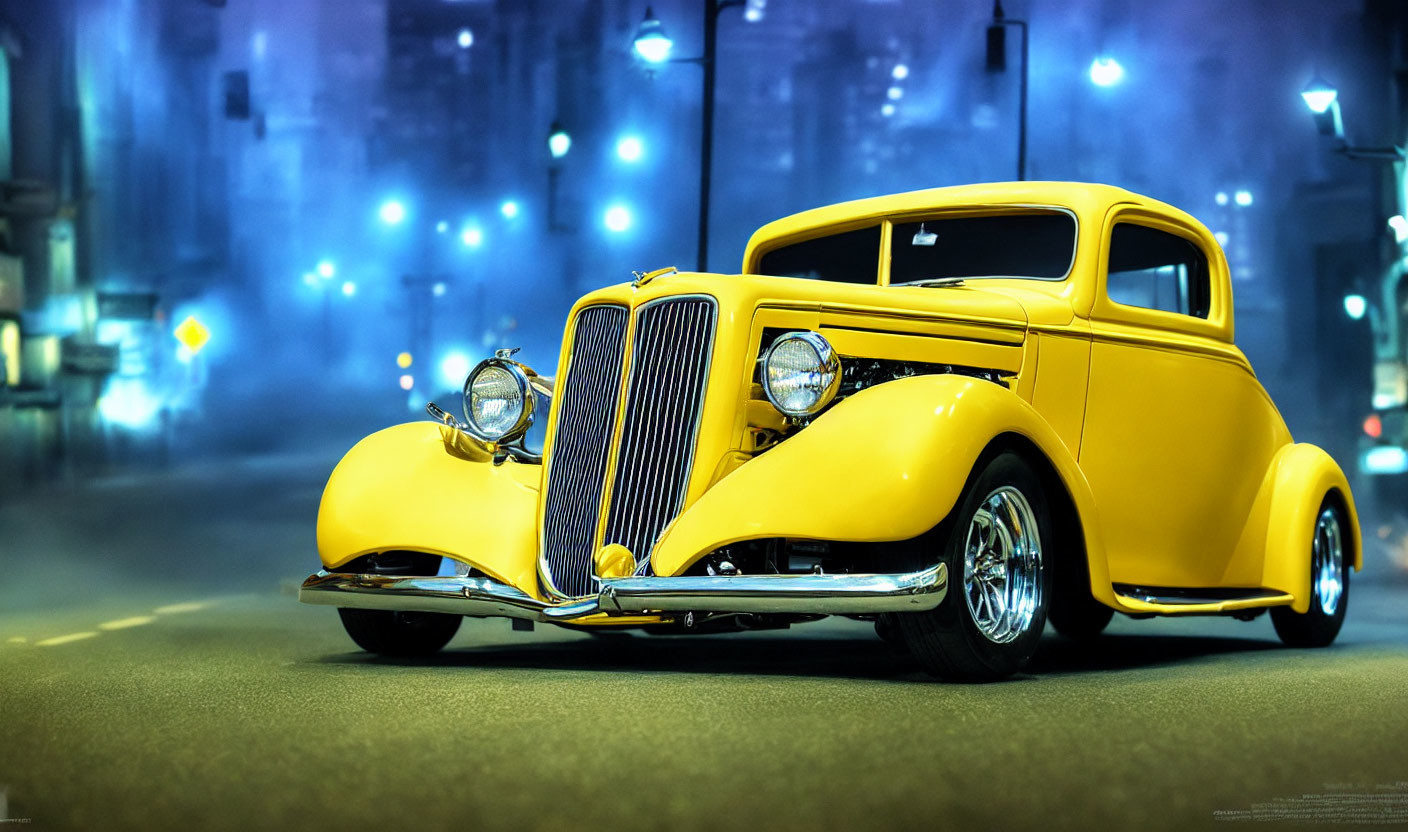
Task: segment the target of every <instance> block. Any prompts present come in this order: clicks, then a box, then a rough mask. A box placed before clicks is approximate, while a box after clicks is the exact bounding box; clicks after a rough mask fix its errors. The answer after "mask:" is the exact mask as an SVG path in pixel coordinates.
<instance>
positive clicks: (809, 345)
mask: <svg viewBox="0 0 1408 832" xmlns="http://www.w3.org/2000/svg"><path fill="white" fill-rule="evenodd" d="M840 386H841V359H840V358H839V357H837V355H836V351H835V350H834V349H832V348H831V344H830V343H829V342H828V341H827V340H826V339H825V338H823V337H821V336H820V335H819V334H817V333H815V332H789V333H787V334H786V335H783V336H781V337H780V338H778V339H777V340H776V341H774V342H773V343H772V346H771V347H768V351H767V354H766V355H764V356H763V392H764V393H765V394H767V397H768V401H770V402H772V405H773V407H775V408H777V409H778V410H779V411H781V412H782V414H783V415H785V416H787V417H789V418H791V419H794V420H797V421H805V420H806V419H809V418H811V417H812V416H815V415H816V414H818V413H820V412H821V410H822V408H824V407H826V406H827V405H828V404H830V403H831V400H832V399H834V398H835V397H836V391H837V389H838V388H840Z"/></svg>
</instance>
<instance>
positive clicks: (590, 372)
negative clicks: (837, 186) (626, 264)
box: [300, 182, 1361, 680]
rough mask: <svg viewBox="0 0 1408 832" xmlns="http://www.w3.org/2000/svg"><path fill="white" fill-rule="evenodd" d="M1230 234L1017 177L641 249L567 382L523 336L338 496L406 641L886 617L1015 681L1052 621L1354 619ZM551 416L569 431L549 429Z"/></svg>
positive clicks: (1324, 462) (368, 450)
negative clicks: (638, 267)
mask: <svg viewBox="0 0 1408 832" xmlns="http://www.w3.org/2000/svg"><path fill="white" fill-rule="evenodd" d="M1232 321H1233V316H1232V287H1231V282H1230V280H1229V276H1228V269H1227V261H1226V259H1225V257H1224V256H1223V253H1222V251H1221V249H1220V248H1219V246H1218V244H1217V242H1216V241H1215V240H1214V238H1213V236H1212V234H1210V233H1209V232H1208V230H1207V229H1206V228H1205V227H1204V226H1203V225H1202V224H1200V223H1199V222H1198V221H1197V220H1195V219H1194V218H1193V217H1191V216H1189V215H1188V214H1186V213H1184V212H1182V211H1179V210H1178V209H1176V208H1173V207H1171V206H1169V205H1165V204H1163V203H1160V202H1157V201H1155V200H1152V199H1148V198H1146V197H1143V196H1139V195H1137V194H1133V193H1130V192H1128V191H1125V190H1121V189H1118V188H1114V187H1109V186H1104V185H1090V184H1079V183H1064V182H1048V183H1040V182H1019V183H999V184H986V185H971V186H962V187H953V188H938V189H932V190H923V191H914V192H911V193H904V194H896V195H893V196H884V197H877V198H873V199H863V200H859V201H855V202H847V203H843V204H839V205H832V206H828V207H825V208H818V209H815V210H811V211H806V212H803V213H800V214H796V215H794V216H790V217H787V218H784V219H781V220H777V221H776V222H773V223H770V224H768V225H766V226H764V227H763V228H761V229H760V230H759V231H758V232H757V233H755V234H754V235H753V237H752V239H751V240H750V241H749V243H748V247H747V250H746V251H745V252H744V255H743V267H742V270H741V273H740V274H736V275H720V274H695V273H682V272H678V271H676V270H675V269H673V268H671V269H661V270H658V271H653V272H650V273H646V274H641V273H637V274H636V275H635V279H634V280H632V281H631V282H629V283H623V284H621V285H617V286H611V287H608V288H605V289H601V290H599V291H596V292H592V293H591V294H589V295H587V296H586V297H584V298H582V299H581V300H580V301H578V302H577V304H576V305H575V306H574V307H573V309H572V312H571V316H570V317H569V319H568V322H567V328H566V334H565V337H564V339H563V346H562V353H561V356H560V357H559V359H558V364H557V366H558V372H557V375H556V377H555V378H549V377H545V376H540V375H538V374H537V373H536V372H534V371H533V370H532V369H531V368H530V367H528V366H527V365H526V364H523V363H520V362H519V361H517V360H515V359H514V357H513V356H512V354H511V353H509V352H507V351H504V352H500V353H499V354H497V355H496V356H495V357H493V358H490V359H488V360H486V361H483V362H482V363H480V364H479V365H478V366H477V367H475V368H474V370H473V371H472V372H471V373H470V374H469V376H468V378H467V380H466V381H465V385H464V421H463V422H461V421H460V420H459V418H458V417H457V416H454V415H451V414H449V413H447V412H445V411H444V410H443V409H441V408H439V407H436V406H435V405H433V404H432V405H429V406H428V409H429V411H430V413H431V416H432V417H434V419H435V421H423V422H418V423H411V424H404V425H398V426H396V427H392V428H388V429H386V430H383V431H381V432H379V433H375V434H373V435H371V436H369V437H367V438H366V439H364V440H362V441H361V442H360V443H358V444H357V445H356V446H355V447H354V448H353V449H352V450H351V451H350V452H349V453H348V454H347V455H346V456H345V457H344V458H343V460H342V461H341V463H340V464H339V465H338V466H337V468H336V470H335V471H334V472H333V474H332V477H331V479H330V481H329V482H328V485H327V488H326V490H325V492H324V494H323V499H322V505H321V508H320V511H319V515H318V550H319V555H320V557H321V560H322V569H321V570H320V571H319V572H317V574H315V575H313V576H311V577H309V578H308V580H307V581H306V582H305V583H304V584H303V587H302V590H301V593H300V598H301V600H302V601H304V602H307V603H312V604H325V605H330V606H334V607H337V608H338V609H339V612H340V613H341V618H342V621H343V623H344V625H345V627H346V629H347V631H348V633H349V634H350V635H351V637H352V639H353V640H354V641H355V642H356V643H357V644H358V645H360V646H361V647H363V648H364V649H366V650H369V651H372V652H374V653H381V654H393V655H397V654H399V655H404V654H415V653H428V652H433V651H435V650H439V649H440V648H441V647H443V646H444V645H445V644H446V643H447V642H448V641H449V639H450V638H451V637H452V636H453V635H454V633H455V631H456V630H457V628H458V627H459V624H460V622H461V620H462V617H463V616H474V617H486V616H500V617H506V618H510V619H513V621H514V624H515V626H516V627H519V628H530V627H532V626H533V623H534V622H538V623H550V624H556V625H561V626H564V627H573V628H579V629H598V630H599V628H611V627H638V628H645V629H646V630H648V631H657V632H658V631H670V632H714V631H720V630H726V629H740V628H743V629H748V628H767V627H787V626H789V625H791V624H794V623H798V622H804V621H810V620H815V619H817V618H820V617H823V616H827V615H844V616H849V617H852V618H858V619H864V620H873V621H874V622H875V626H876V629H877V631H878V632H879V633H880V635H881V636H882V637H885V638H887V639H891V640H895V641H898V642H902V643H903V644H904V645H906V646H907V647H908V649H909V650H910V651H911V652H912V653H913V655H914V657H915V659H916V660H917V661H918V663H919V664H920V665H921V666H922V667H923V668H924V669H925V670H927V671H929V672H930V673H932V674H934V675H937V676H939V677H942V678H947V679H957V680H985V679H993V678H1000V677H1003V676H1006V675H1009V674H1012V673H1014V672H1017V671H1019V670H1021V669H1022V668H1023V666H1024V665H1025V664H1026V663H1027V661H1028V660H1029V659H1030V658H1031V656H1032V654H1033V652H1034V651H1035V650H1036V647H1037V643H1038V641H1039V639H1040V637H1041V635H1042V631H1043V629H1044V628H1045V625H1046V623H1047V622H1048V621H1049V622H1050V623H1051V624H1052V625H1053V627H1054V628H1055V630H1056V631H1057V633H1059V634H1061V635H1062V636H1065V637H1069V638H1091V637H1094V636H1095V635H1097V634H1098V633H1099V632H1100V631H1101V630H1102V629H1103V628H1104V627H1105V625H1106V624H1107V623H1108V622H1109V621H1110V618H1111V616H1112V615H1113V613H1114V612H1121V613H1125V614H1128V615H1131V616H1135V617H1140V616H1148V615H1201V614H1225V615H1230V616H1233V617H1236V618H1252V617H1254V616H1256V615H1258V614H1260V613H1262V612H1265V611H1267V610H1270V612H1271V618H1272V621H1273V623H1274V624H1275V628H1276V632H1277V633H1278V634H1279V635H1280V637H1281V639H1282V640H1283V641H1285V642H1286V643H1287V644H1289V645H1293V646H1323V645H1327V644H1329V643H1331V642H1332V641H1333V640H1334V638H1335V636H1336V634H1337V633H1338V631H1339V628H1340V625H1341V622H1342V621H1343V620H1344V614H1345V607H1346V604H1347V601H1348V591H1349V573H1350V571H1351V569H1358V568H1359V567H1360V565H1361V541H1360V530H1359V523H1358V519H1357V517H1356V514H1355V508H1354V499H1353V497H1352V496H1351V494H1350V490H1349V485H1348V483H1347V482H1346V480H1345V476H1344V474H1343V473H1342V471H1341V470H1340V468H1339V466H1338V465H1336V463H1335V461H1334V460H1333V459H1331V458H1330V457H1329V455H1327V454H1326V453H1325V452H1324V451H1322V450H1321V449H1319V448H1317V447H1315V446H1313V445H1307V444H1297V443H1295V442H1293V441H1292V439H1291V435H1290V433H1289V432H1288V431H1287V429H1286V425H1285V423H1284V422H1283V421H1282V419H1281V416H1280V414H1279V413H1278V412H1277V410H1276V407H1275V405H1274V404H1273V403H1272V401H1271V399H1270V398H1269V397H1268V396H1267V394H1266V391H1265V390H1264V389H1263V388H1262V386H1261V384H1260V383H1258V381H1257V379H1256V376H1255V375H1254V374H1253V372H1252V368H1251V366H1250V365H1249V364H1248V363H1247V359H1246V357H1245V356H1243V355H1242V352H1241V351H1240V350H1239V349H1237V347H1236V346H1235V345H1234V343H1233V339H1232ZM542 418H546V419H547V420H548V424H547V431H546V440H545V442H544V447H543V449H542V451H541V453H539V452H537V451H535V450H532V449H529V448H528V447H526V446H525V445H524V443H523V437H524V435H525V433H526V431H527V429H528V427H529V426H530V425H531V424H532V423H533V421H534V420H535V419H542Z"/></svg>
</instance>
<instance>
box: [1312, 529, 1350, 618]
mask: <svg viewBox="0 0 1408 832" xmlns="http://www.w3.org/2000/svg"><path fill="white" fill-rule="evenodd" d="M1310 563H1311V574H1312V575H1313V576H1314V579H1315V598H1316V600H1317V603H1319V604H1320V611H1321V612H1323V613H1324V614H1326V615H1334V614H1335V610H1337V609H1339V606H1340V598H1341V597H1342V596H1343V595H1344V538H1343V536H1342V535H1341V533H1340V519H1339V517H1338V516H1337V515H1336V514H1335V510H1334V509H1332V508H1327V509H1325V510H1324V511H1322V512H1320V519H1319V520H1316V521H1315V542H1314V543H1313V544H1312V549H1311V552H1310Z"/></svg>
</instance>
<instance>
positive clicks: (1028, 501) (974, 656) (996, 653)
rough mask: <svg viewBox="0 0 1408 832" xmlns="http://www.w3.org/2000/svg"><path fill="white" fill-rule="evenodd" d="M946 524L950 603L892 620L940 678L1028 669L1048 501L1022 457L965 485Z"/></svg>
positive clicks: (1039, 602)
mask: <svg viewBox="0 0 1408 832" xmlns="http://www.w3.org/2000/svg"><path fill="white" fill-rule="evenodd" d="M951 516H952V518H953V522H951V523H947V524H945V526H946V527H947V537H946V539H943V540H942V541H941V544H940V545H941V546H942V549H941V551H940V552H939V557H940V559H941V560H942V561H943V562H944V563H946V564H947V565H948V574H949V593H948V598H946V599H945V600H944V602H943V603H942V604H940V605H939V606H938V607H937V608H935V609H933V610H929V611H927V612H922V613H910V614H905V615H899V616H897V618H898V620H899V624H900V627H901V631H902V632H903V633H904V640H905V643H906V644H907V645H908V646H909V649H910V652H911V653H913V654H914V658H915V659H916V660H917V661H918V662H919V664H920V665H921V666H922V667H923V668H924V669H925V670H927V671H928V672H930V673H932V674H934V675H935V676H938V677H940V678H944V679H953V680H960V681H973V682H981V681H991V680H994V679H1000V678H1002V677H1004V676H1010V675H1011V674H1013V673H1016V672H1017V671H1019V670H1021V669H1022V668H1023V667H1024V666H1026V664H1027V661H1028V660H1030V659H1031V657H1032V654H1033V653H1035V652H1036V647H1037V642H1038V641H1040V639H1041V631H1042V628H1043V627H1044V626H1046V608H1047V599H1048V596H1049V595H1050V577H1049V575H1050V570H1049V569H1048V568H1047V567H1048V564H1047V563H1046V562H1045V558H1044V556H1043V552H1042V542H1043V541H1045V540H1050V539H1051V520H1050V516H1049V508H1048V504H1047V501H1046V495H1045V493H1044V492H1043V491H1042V488H1041V482H1040V480H1038V479H1037V477H1036V474H1034V473H1033V472H1032V469H1031V467H1030V466H1028V465H1027V463H1026V462H1024V461H1023V460H1022V458H1021V457H1020V456H1018V455H1017V454H1014V453H1010V452H1009V453H1002V454H999V455H997V456H995V457H993V459H992V460H991V461H990V462H988V463H987V464H986V465H985V466H984V467H983V468H982V470H981V471H979V472H978V473H977V475H976V476H974V477H973V478H972V479H971V480H970V482H969V485H968V487H967V489H966V490H965V491H964V493H963V496H962V497H961V498H960V499H959V502H958V507H957V510H956V511H955V512H954V513H953V514H952V515H951Z"/></svg>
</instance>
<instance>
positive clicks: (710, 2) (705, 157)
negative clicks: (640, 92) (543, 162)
mask: <svg viewBox="0 0 1408 832" xmlns="http://www.w3.org/2000/svg"><path fill="white" fill-rule="evenodd" d="M744 5H749V2H748V0H704V54H703V55H701V56H699V57H698V58H671V57H670V50H671V48H673V47H674V45H675V42H674V41H673V40H670V38H669V36H668V35H666V34H665V27H664V26H663V25H662V24H661V23H660V21H659V19H657V18H656V17H655V11H654V10H653V9H652V8H651V7H649V6H646V8H645V19H644V20H642V21H641V23H640V28H639V29H637V30H636V38H635V43H634V46H635V51H636V54H637V55H639V56H640V58H641V60H643V61H645V62H646V63H647V64H650V65H658V64H663V63H665V62H667V61H668V62H671V63H684V64H699V66H700V67H701V68H702V69H703V70H704V95H703V116H702V124H701V125H700V131H701V133H702V135H701V138H700V142H699V255H698V261H699V262H698V270H699V271H701V272H702V271H707V270H708V268H709V183H710V180H711V178H712V177H711V176H710V174H711V171H712V168H713V160H714V56H715V54H716V53H717V51H718V48H717V47H718V35H719V14H720V13H722V12H723V10H724V9H727V8H731V7H733V6H744ZM749 7H750V8H756V9H758V10H759V13H758V14H757V15H755V16H754V17H760V16H761V9H762V4H761V3H758V2H752V4H751V5H750V6H749Z"/></svg>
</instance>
